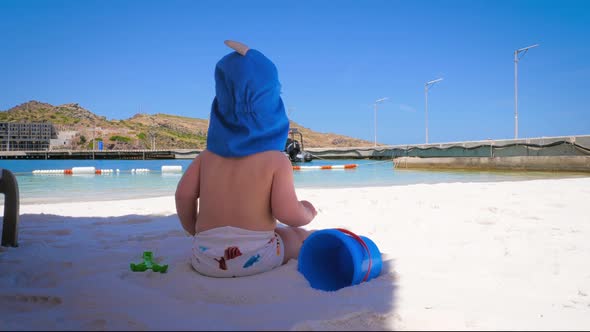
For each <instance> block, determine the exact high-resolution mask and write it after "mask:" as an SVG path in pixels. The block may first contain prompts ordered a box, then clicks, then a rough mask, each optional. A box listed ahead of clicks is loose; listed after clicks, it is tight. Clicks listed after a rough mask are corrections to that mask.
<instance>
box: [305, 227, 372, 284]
mask: <svg viewBox="0 0 590 332" xmlns="http://www.w3.org/2000/svg"><path fill="white" fill-rule="evenodd" d="M381 266H382V262H381V253H380V252H379V248H377V246H376V245H375V243H374V242H373V241H371V240H370V239H368V238H366V237H364V236H358V235H356V234H354V233H352V232H350V231H348V230H345V229H340V228H333V229H324V230H319V231H315V232H313V233H311V235H310V236H309V237H308V238H307V239H306V240H305V241H304V242H303V245H302V246H301V250H300V251H299V258H298V270H299V272H301V274H303V276H305V278H306V279H307V281H309V283H310V285H311V287H313V288H315V289H321V290H325V291H335V290H338V289H340V288H343V287H347V286H352V285H357V284H360V283H361V282H363V281H369V280H371V279H373V278H375V277H377V276H378V275H379V274H380V273H381Z"/></svg>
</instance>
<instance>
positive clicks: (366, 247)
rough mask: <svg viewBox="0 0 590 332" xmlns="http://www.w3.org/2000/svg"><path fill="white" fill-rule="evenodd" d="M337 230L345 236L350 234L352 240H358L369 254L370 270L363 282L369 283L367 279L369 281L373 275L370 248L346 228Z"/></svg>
mask: <svg viewBox="0 0 590 332" xmlns="http://www.w3.org/2000/svg"><path fill="white" fill-rule="evenodd" d="M336 229H337V230H339V231H341V232H342V233H344V234H348V235H350V236H352V238H353V239H355V240H357V241H358V242H359V243H360V244H361V246H363V248H365V250H366V251H367V254H368V255H369V268H368V269H367V274H365V277H364V278H363V281H367V279H369V275H370V274H371V265H372V264H373V260H372V259H371V251H370V250H369V246H367V244H366V243H365V241H363V239H362V238H361V237H360V236H358V235H356V234H354V233H353V232H351V231H349V230H348V229H344V228H336Z"/></svg>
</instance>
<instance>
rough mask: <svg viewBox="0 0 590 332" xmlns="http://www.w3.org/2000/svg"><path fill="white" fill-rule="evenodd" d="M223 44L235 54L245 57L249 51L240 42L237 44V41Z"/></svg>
mask: <svg viewBox="0 0 590 332" xmlns="http://www.w3.org/2000/svg"><path fill="white" fill-rule="evenodd" d="M224 43H225V45H227V46H229V47H231V48H232V49H234V50H235V51H236V52H238V53H240V54H241V55H242V56H244V55H246V52H248V50H249V48H248V46H246V45H244V44H242V43H240V42H237V41H233V40H226V41H224Z"/></svg>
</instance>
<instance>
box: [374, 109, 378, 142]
mask: <svg viewBox="0 0 590 332" xmlns="http://www.w3.org/2000/svg"><path fill="white" fill-rule="evenodd" d="M374 127H375V146H377V103H376V102H375V125H374Z"/></svg>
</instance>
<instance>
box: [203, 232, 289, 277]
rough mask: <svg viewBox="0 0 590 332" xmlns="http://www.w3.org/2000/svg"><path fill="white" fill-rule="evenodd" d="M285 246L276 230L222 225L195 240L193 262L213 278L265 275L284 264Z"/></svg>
mask: <svg viewBox="0 0 590 332" xmlns="http://www.w3.org/2000/svg"><path fill="white" fill-rule="evenodd" d="M284 255H285V253H284V247H283V241H282V239H281V237H280V236H279V235H278V234H277V233H275V232H274V231H251V230H247V229H243V228H238V227H232V226H223V227H218V228H213V229H210V230H207V231H204V232H201V233H198V234H196V235H195V236H194V237H193V255H192V258H191V263H192V265H193V268H194V269H195V270H197V272H199V273H201V274H204V275H206V276H210V277H221V278H226V277H242V276H248V275H253V274H257V273H261V272H266V271H270V270H272V269H274V268H275V267H277V266H280V265H281V264H282V263H283V257H284Z"/></svg>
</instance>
